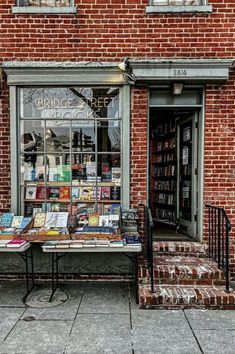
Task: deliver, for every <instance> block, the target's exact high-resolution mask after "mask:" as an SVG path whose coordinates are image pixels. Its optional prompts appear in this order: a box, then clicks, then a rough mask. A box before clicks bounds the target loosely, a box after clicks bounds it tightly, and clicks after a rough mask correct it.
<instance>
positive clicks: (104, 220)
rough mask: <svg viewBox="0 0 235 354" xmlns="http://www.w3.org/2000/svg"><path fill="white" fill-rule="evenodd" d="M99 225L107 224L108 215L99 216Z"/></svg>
mask: <svg viewBox="0 0 235 354" xmlns="http://www.w3.org/2000/svg"><path fill="white" fill-rule="evenodd" d="M99 226H109V215H100V216H99Z"/></svg>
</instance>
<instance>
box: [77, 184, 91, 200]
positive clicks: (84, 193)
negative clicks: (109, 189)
mask: <svg viewBox="0 0 235 354" xmlns="http://www.w3.org/2000/svg"><path fill="white" fill-rule="evenodd" d="M92 198H93V187H81V188H80V199H81V200H92Z"/></svg>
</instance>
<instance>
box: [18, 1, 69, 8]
mask: <svg viewBox="0 0 235 354" xmlns="http://www.w3.org/2000/svg"><path fill="white" fill-rule="evenodd" d="M20 6H57V7H61V6H65V7H67V6H70V1H69V0H20Z"/></svg>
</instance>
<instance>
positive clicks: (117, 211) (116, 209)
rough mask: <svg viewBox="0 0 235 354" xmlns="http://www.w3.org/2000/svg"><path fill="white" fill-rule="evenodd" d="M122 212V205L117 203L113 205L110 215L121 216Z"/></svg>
mask: <svg viewBox="0 0 235 354" xmlns="http://www.w3.org/2000/svg"><path fill="white" fill-rule="evenodd" d="M120 211H121V204H120V203H117V204H116V203H115V204H112V205H111V208H110V214H114V215H120Z"/></svg>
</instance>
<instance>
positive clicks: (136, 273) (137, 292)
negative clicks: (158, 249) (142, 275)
mask: <svg viewBox="0 0 235 354" xmlns="http://www.w3.org/2000/svg"><path fill="white" fill-rule="evenodd" d="M135 258H136V259H135V296H136V303H137V304H139V282H138V280H139V279H138V255H137V254H136V257H135Z"/></svg>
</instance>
